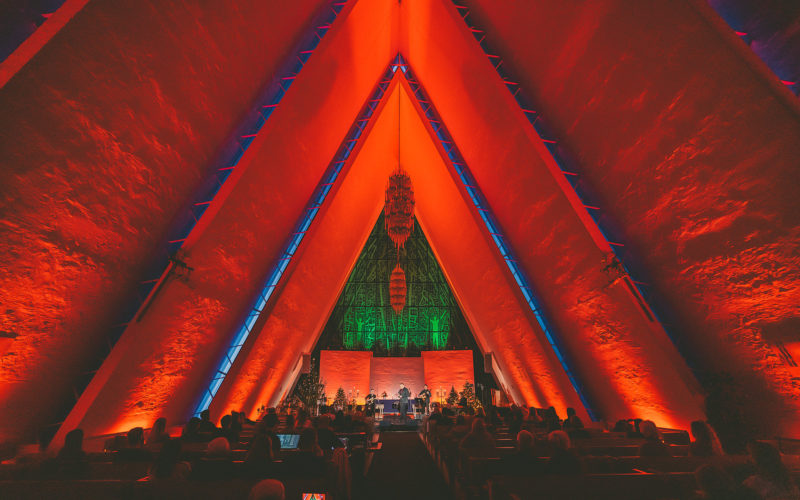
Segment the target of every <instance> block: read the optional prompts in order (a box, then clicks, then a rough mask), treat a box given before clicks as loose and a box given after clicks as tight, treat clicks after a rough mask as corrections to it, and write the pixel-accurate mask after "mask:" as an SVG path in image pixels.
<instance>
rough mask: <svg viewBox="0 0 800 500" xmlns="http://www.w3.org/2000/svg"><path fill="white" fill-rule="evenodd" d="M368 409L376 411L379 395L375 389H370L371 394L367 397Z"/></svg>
mask: <svg viewBox="0 0 800 500" xmlns="http://www.w3.org/2000/svg"><path fill="white" fill-rule="evenodd" d="M365 399H366V401H365V404H366V410H367V411H371V412H372V413H373V414H374V413H375V402H376V401H377V400H378V395H377V394H375V389H370V390H369V394H367V397H366V398H365Z"/></svg>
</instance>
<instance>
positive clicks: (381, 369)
mask: <svg viewBox="0 0 800 500" xmlns="http://www.w3.org/2000/svg"><path fill="white" fill-rule="evenodd" d="M422 360H423V358H372V365H371V366H370V369H369V379H370V385H371V386H372V388H373V389H375V390H376V391H378V392H377V393H376V394H378V397H381V395H382V394H383V393H384V392H385V393H386V397H387V398H389V399H397V398H398V395H397V392H398V391H399V390H400V384H401V383H403V384H404V385H405V386H406V387H407V388H408V390H409V391H411V397H412V398H413V397H416V396H417V393H419V391H421V390H422V384H424V383H425V373H424V368H423V362H422Z"/></svg>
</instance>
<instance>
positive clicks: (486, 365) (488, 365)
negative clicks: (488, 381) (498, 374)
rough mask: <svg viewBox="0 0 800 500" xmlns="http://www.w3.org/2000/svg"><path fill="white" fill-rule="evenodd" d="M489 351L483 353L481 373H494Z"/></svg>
mask: <svg viewBox="0 0 800 500" xmlns="http://www.w3.org/2000/svg"><path fill="white" fill-rule="evenodd" d="M492 358H494V356H492V353H491V352H487V353H484V355H483V373H494V364H493V362H492Z"/></svg>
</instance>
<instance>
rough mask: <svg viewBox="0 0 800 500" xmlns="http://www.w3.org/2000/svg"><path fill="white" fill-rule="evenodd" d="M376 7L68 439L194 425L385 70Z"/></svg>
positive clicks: (284, 125)
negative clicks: (79, 433)
mask: <svg viewBox="0 0 800 500" xmlns="http://www.w3.org/2000/svg"><path fill="white" fill-rule="evenodd" d="M373 5H376V4H369V3H366V4H361V3H359V4H356V5H355V7H354V8H353V9H351V10H349V11H345V12H343V13H342V14H340V15H339V17H338V18H337V19H336V22H335V23H334V25H333V27H332V28H331V30H330V31H329V32H328V34H327V35H326V37H325V38H324V39H323V41H322V42H321V43H320V45H319V46H318V47H317V48H316V50H315V52H314V54H313V55H312V56H311V58H310V59H309V60H308V62H307V63H306V65H305V66H304V67H303V70H302V71H301V72H300V75H299V76H298V77H297V78H296V79H295V81H294V84H293V85H292V86H291V88H290V89H289V91H288V92H287V94H286V96H285V97H284V98H283V100H282V101H281V103H280V105H279V106H278V107H277V108H276V110H275V111H274V112H273V113H272V115H271V116H270V119H269V120H268V121H267V123H266V125H264V127H263V128H262V129H261V130H260V132H259V134H258V135H257V137H256V138H255V139H254V141H253V143H252V144H251V145H250V147H249V148H248V150H247V152H246V153H245V155H244V156H243V157H242V159H241V160H240V161H239V163H238V164H237V167H236V169H235V170H234V172H233V173H232V174H231V177H230V178H229V179H228V181H227V182H226V183H225V185H224V187H223V188H222V190H221V191H220V192H219V193H218V194H217V195H216V197H215V198H214V202H213V203H212V204H211V206H210V207H209V208H208V210H207V212H206V213H205V214H204V216H203V218H202V219H201V221H200V223H199V224H198V225H196V226H195V227H194V229H193V230H192V232H191V234H190V235H189V237H188V238H187V240H186V243H185V244H184V247H183V248H184V249H185V252H186V254H185V260H186V262H187V263H188V265H189V266H191V267H193V268H194V271H192V274H191V276H190V277H189V278H188V279H187V280H185V281H183V280H170V281H169V282H168V283H166V284H165V285H164V286H163V287H162V288H161V290H160V292H159V294H158V295H157V296H156V298H155V299H154V300H153V301H152V303H151V305H150V306H149V309H148V310H147V312H146V314H144V316H142V319H141V321H139V322H138V323H136V324H134V325H131V326H130V327H129V328H128V329H127V330H126V332H125V334H124V335H123V336H122V338H121V339H120V341H119V342H118V343H117V345H116V346H115V348H114V351H113V352H112V353H111V355H110V356H109V357H108V358H107V359H106V361H105V363H104V364H103V367H102V368H101V370H100V371H99V372H98V373H97V375H95V377H94V378H93V379H92V382H91V384H90V386H89V388H87V390H86V391H85V392H84V394H83V396H82V397H81V400H80V401H79V402H78V405H77V406H76V407H75V409H73V412H72V413H71V414H70V416H69V418H68V420H67V421H66V423H65V424H64V425H62V431H64V430H66V429H67V428H70V427H78V426H81V427H83V428H84V430H85V431H86V432H87V434H105V433H108V432H115V431H124V430H126V429H129V428H131V427H133V426H136V425H149V423H150V422H152V421H153V420H154V419H156V418H159V417H162V416H163V417H166V418H167V420H168V421H169V422H184V421H186V420H187V419H188V418H189V416H191V414H193V413H194V411H195V408H196V405H197V404H198V403H199V399H200V396H201V394H203V391H204V390H206V388H207V387H208V384H209V382H210V380H211V377H212V375H213V374H214V373H215V371H216V370H217V368H218V366H219V363H220V360H221V358H222V356H224V353H225V352H226V349H227V348H228V346H229V342H230V340H231V338H232V337H233V335H234V334H235V333H236V330H237V329H238V328H239V327H240V325H241V324H242V321H243V319H244V317H245V314H246V313H247V312H248V311H249V309H250V307H251V305H252V303H253V302H254V301H255V297H256V294H257V293H260V292H261V287H262V286H263V285H264V283H265V281H266V278H267V276H268V273H269V272H270V271H271V269H272V267H273V265H274V263H275V262H276V260H277V259H278V258H279V255H280V252H281V251H282V248H283V246H284V244H285V242H286V241H287V240H288V237H289V235H290V234H291V232H292V231H293V230H294V227H295V225H296V224H297V222H298V221H299V220H300V216H301V215H302V214H303V210H304V208H305V206H306V205H307V203H308V201H309V199H310V198H311V194H312V193H313V191H314V189H315V187H316V185H317V184H318V183H319V181H320V179H321V178H322V174H323V172H325V170H326V169H327V167H328V164H329V162H330V161H331V160H332V158H333V156H334V154H335V152H336V150H337V148H338V147H339V144H340V143H341V141H342V140H343V139H344V137H345V134H346V133H347V130H348V129H349V128H350V126H351V124H352V122H353V120H354V119H355V116H356V115H357V113H358V111H359V110H360V109H361V107H362V106H363V105H364V102H365V101H366V99H367V97H368V96H369V93H370V92H371V91H372V89H373V87H374V85H375V83H376V81H377V77H378V76H379V75H380V73H381V71H383V69H384V68H385V64H386V61H387V59H388V57H389V54H390V52H391V50H390V47H391V46H390V40H391V39H390V36H389V33H387V32H384V30H383V28H384V27H383V26H382V25H380V24H376V23H366V22H364V18H373V19H374V17H375V16H377V15H378V14H377V13H376V12H375V10H373V9H374V8H378V7H380V5H378V6H377V7H372V6H373ZM362 6H363V7H362ZM355 61H358V63H359V68H358V69H357V68H356V67H355ZM367 68H369V70H367ZM359 71H363V72H364V73H361V77H360V78H354V75H359ZM376 215H377V214H376ZM373 220H374V219H373ZM307 351H308V349H303V350H299V351H296V352H293V353H292V356H293V359H292V360H291V363H290V364H289V365H288V366H284V367H281V370H280V371H279V372H278V373H279V374H282V373H283V372H284V370H285V371H286V372H287V373H291V372H292V371H293V370H294V368H295V365H296V361H297V360H299V357H300V353H301V352H307ZM59 435H63V432H62V433H61V434H59Z"/></svg>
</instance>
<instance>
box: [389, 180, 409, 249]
mask: <svg viewBox="0 0 800 500" xmlns="http://www.w3.org/2000/svg"><path fill="white" fill-rule="evenodd" d="M383 215H384V221H385V223H386V232H387V233H389V238H391V239H392V241H393V242H394V245H395V248H397V249H399V248H401V247H402V246H403V245H405V243H406V240H407V239H408V237H409V236H410V235H411V231H413V230H414V188H413V187H412V186H411V178H410V177H409V176H408V175H407V174H406V173H405V172H404V171H403V170H402V169H401V168H398V169H397V170H396V171H395V172H394V173H393V174H392V175H391V176H390V177H389V184H388V186H386V204H385V205H384V207H383Z"/></svg>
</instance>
